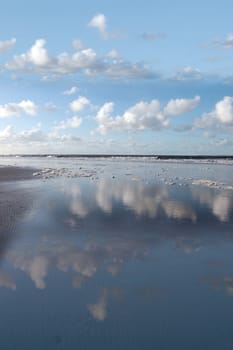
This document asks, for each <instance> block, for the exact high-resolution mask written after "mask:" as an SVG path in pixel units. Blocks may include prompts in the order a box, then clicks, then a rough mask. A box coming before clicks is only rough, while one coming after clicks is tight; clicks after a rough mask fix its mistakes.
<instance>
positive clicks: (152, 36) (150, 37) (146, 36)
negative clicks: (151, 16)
mask: <svg viewBox="0 0 233 350" xmlns="http://www.w3.org/2000/svg"><path fill="white" fill-rule="evenodd" d="M140 36H141V38H142V39H143V40H145V41H156V40H160V39H164V38H165V37H166V34H165V33H150V32H144V33H142V34H141V35H140Z"/></svg>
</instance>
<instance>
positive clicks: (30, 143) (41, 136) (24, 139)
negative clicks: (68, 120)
mask: <svg viewBox="0 0 233 350" xmlns="http://www.w3.org/2000/svg"><path fill="white" fill-rule="evenodd" d="M73 123H75V121H73ZM64 126H65V125H64ZM62 129H65V127H64V128H60V130H62ZM58 131H59V130H55V132H50V133H46V132H44V131H43V129H42V127H41V125H40V124H38V125H36V126H34V127H32V128H31V129H27V130H22V131H17V130H16V129H15V127H14V126H12V125H8V126H6V127H5V128H4V129H3V130H0V142H1V151H2V152H3V153H4V152H5V153H16V152H17V153H30V151H31V152H33V153H37V152H38V153H41V152H45V153H48V152H54V153H57V152H62V151H63V152H64V150H65V149H66V147H67V148H69V147H71V148H72V147H74V148H76V147H77V144H80V142H81V141H82V140H81V139H80V137H78V136H74V135H69V134H60V133H59V132H58Z"/></svg>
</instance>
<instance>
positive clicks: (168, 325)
mask: <svg viewBox="0 0 233 350" xmlns="http://www.w3.org/2000/svg"><path fill="white" fill-rule="evenodd" d="M23 161H24V163H23ZM23 161H22V160H16V164H15V165H16V166H21V165H28V164H26V162H25V160H23ZM33 162H34V163H33ZM30 165H31V166H33V167H35V168H37V169H39V170H37V171H36V173H37V174H36V175H35V176H34V177H33V179H31V180H30V181H26V180H23V181H11V182H7V181H4V182H0V186H1V187H0V188H1V191H2V196H1V200H0V204H1V207H0V208H1V213H2V214H1V216H0V217H1V222H2V223H3V221H4V218H5V217H8V219H9V217H10V216H9V212H8V211H7V210H8V209H6V208H7V207H8V206H7V201H6V202H5V201H4V193H5V195H6V193H10V192H11V193H13V195H12V197H11V198H12V199H11V200H12V201H13V202H14V203H13V204H12V203H10V204H11V206H12V207H14V210H16V209H15V208H19V207H20V205H21V206H22V208H21V210H19V209H17V210H19V212H17V215H16V214H15V215H13V216H12V217H11V220H8V222H11V223H13V224H12V225H5V226H4V225H2V226H1V240H0V244H1V266H0V307H1V323H0V335H1V344H2V347H3V348H4V349H16V348H19V347H20V348H22V349H35V350H36V349H42V348H43V349H74V348H80V349H91V348H94V349H126V348H127V349H142V348H143V349H155V348H158V349H165V350H167V349H191V350H192V349H195V350H196V349H200V350H202V349H203V350H207V349H211V350H213V349H216V350H217V349H232V347H233V330H232V323H233V189H232V188H231V187H232V185H233V183H232V179H233V167H232V165H228V164H201V165H200V164H197V163H195V164H190V163H185V164H183V163H164V162H157V163H156V162H148V161H140V160H137V161H128V160H127V161H116V160H115V161H112V160H108V161H106V160H85V161H80V160H78V159H77V160H72V161H67V160H52V161H49V160H43V161H41V160H33V161H31V164H30ZM0 172H1V169H0ZM34 173H35V172H34ZM38 173H39V174H38ZM0 177H1V176H0ZM12 191H13V192H12ZM8 198H9V196H8ZM8 201H9V199H8ZM8 204H9V203H8ZM14 204H15V206H14ZM4 210H5V212H4ZM17 210H16V211H17Z"/></svg>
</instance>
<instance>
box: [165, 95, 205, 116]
mask: <svg viewBox="0 0 233 350" xmlns="http://www.w3.org/2000/svg"><path fill="white" fill-rule="evenodd" d="M199 102H200V96H196V97H194V98H193V99H184V98H180V99H179V98H178V99H175V100H170V101H169V102H168V104H167V106H166V107H165V108H164V113H165V114H166V115H170V116H172V115H179V114H184V113H189V112H191V111H193V110H194V109H195V108H196V107H197V106H198V104H199Z"/></svg>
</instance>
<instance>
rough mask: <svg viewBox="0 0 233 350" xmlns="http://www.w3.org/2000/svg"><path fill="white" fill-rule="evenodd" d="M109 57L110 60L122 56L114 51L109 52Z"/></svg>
mask: <svg viewBox="0 0 233 350" xmlns="http://www.w3.org/2000/svg"><path fill="white" fill-rule="evenodd" d="M107 56H108V57H110V58H118V57H119V56H120V54H119V52H118V51H117V50H115V49H113V50H111V51H109V53H108V54H107Z"/></svg>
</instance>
